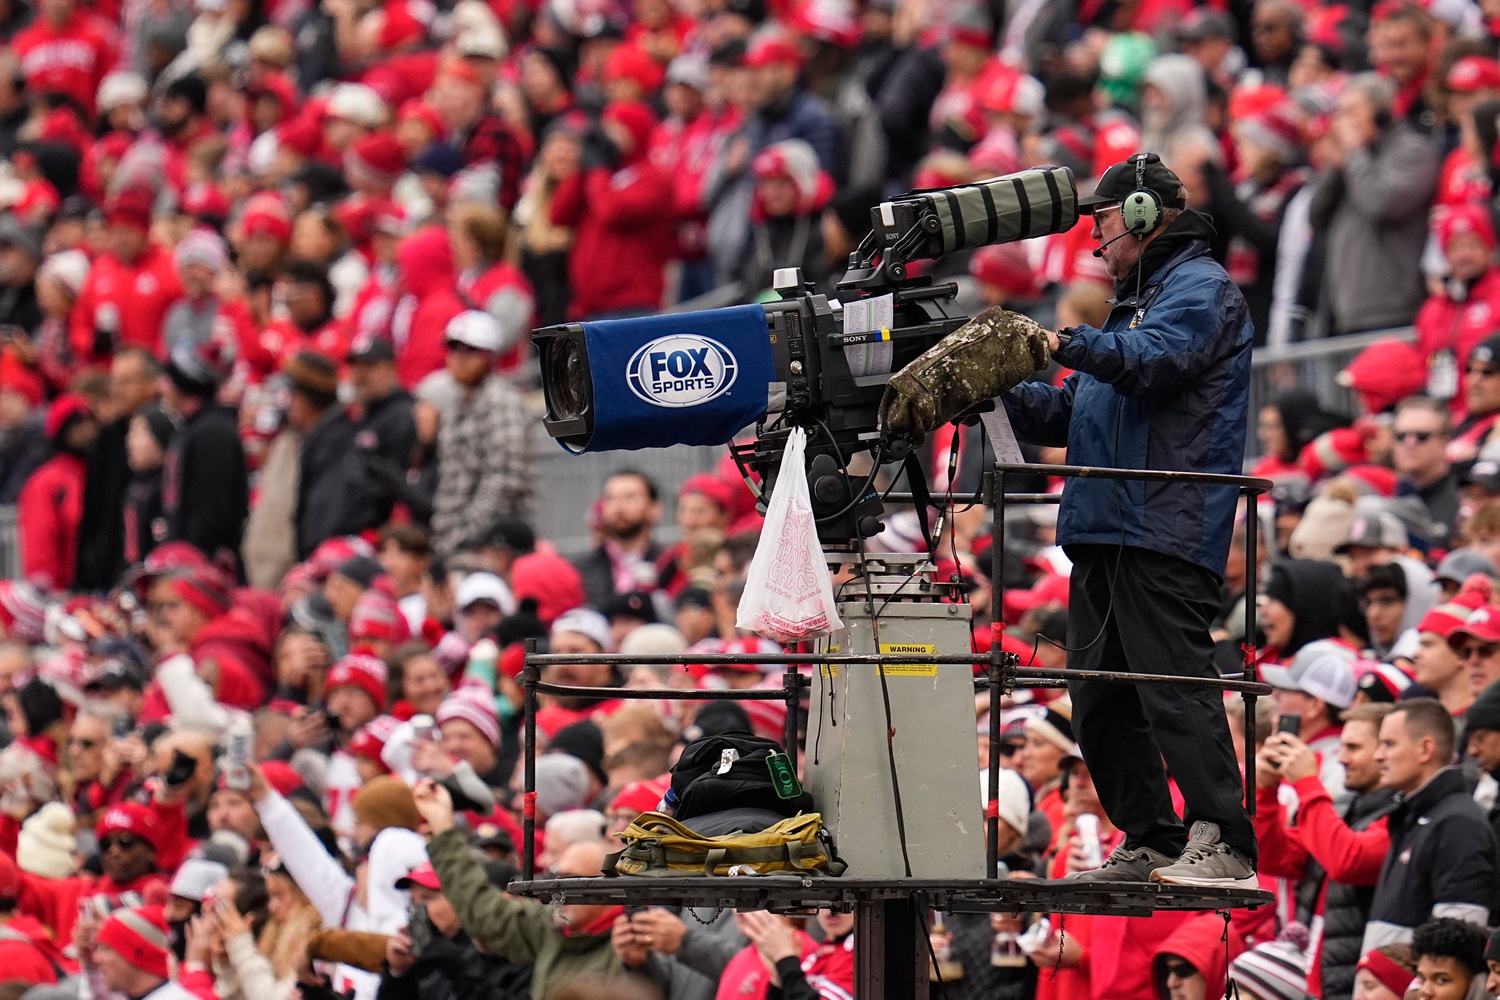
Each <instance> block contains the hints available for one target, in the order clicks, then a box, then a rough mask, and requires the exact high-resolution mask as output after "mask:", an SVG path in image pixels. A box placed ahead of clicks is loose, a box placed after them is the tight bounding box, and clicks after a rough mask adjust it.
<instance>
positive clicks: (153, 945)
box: [96, 906, 172, 979]
mask: <svg viewBox="0 0 1500 1000" xmlns="http://www.w3.org/2000/svg"><path fill="white" fill-rule="evenodd" d="M96 939H97V941H98V942H99V944H102V945H104V946H106V947H108V948H112V949H114V951H115V952H116V953H118V954H119V956H120V957H121V958H123V959H124V960H125V961H126V962H128V963H129V964H130V965H132V966H134V967H135V968H137V969H140V970H141V971H142V972H144V973H146V974H147V975H151V976H156V977H157V978H159V979H166V978H168V976H169V970H168V965H167V956H168V955H170V954H171V944H172V939H171V936H170V933H169V932H168V930H167V920H166V917H165V916H163V915H162V908H161V907H160V906H132V907H131V908H130V909H128V910H116V911H115V912H113V913H111V914H110V915H109V918H108V919H107V920H105V921H104V923H103V924H102V925H100V927H99V933H98V935H97V938H96Z"/></svg>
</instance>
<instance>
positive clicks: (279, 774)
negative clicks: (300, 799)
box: [260, 760, 307, 795]
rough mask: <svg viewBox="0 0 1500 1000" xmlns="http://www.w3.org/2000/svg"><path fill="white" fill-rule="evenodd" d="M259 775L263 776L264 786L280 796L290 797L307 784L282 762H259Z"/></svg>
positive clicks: (289, 766)
mask: <svg viewBox="0 0 1500 1000" xmlns="http://www.w3.org/2000/svg"><path fill="white" fill-rule="evenodd" d="M260 773H261V774H263V775H264V776H265V779H266V784H268V785H270V786H271V787H272V788H274V789H276V791H277V792H279V793H281V794H282V795H290V794H292V793H293V792H295V791H296V790H297V789H299V788H302V787H303V786H305V785H306V784H307V783H306V782H305V781H303V780H302V775H300V774H298V773H297V772H296V771H294V770H293V769H292V765H290V764H288V763H287V762H286V761H284V760H264V761H261V763H260Z"/></svg>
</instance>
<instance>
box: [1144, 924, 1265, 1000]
mask: <svg viewBox="0 0 1500 1000" xmlns="http://www.w3.org/2000/svg"><path fill="white" fill-rule="evenodd" d="M1224 935H1225V928H1224V921H1223V919H1221V918H1220V917H1219V915H1218V914H1217V913H1200V914H1197V915H1195V916H1192V917H1190V918H1189V919H1187V920H1185V921H1183V922H1182V923H1181V924H1179V925H1178V927H1177V929H1176V930H1174V931H1173V932H1172V933H1171V935H1169V936H1168V937H1167V938H1166V940H1164V941H1162V942H1161V944H1159V945H1157V947H1156V949H1155V951H1154V952H1153V953H1152V955H1151V962H1152V965H1153V966H1155V965H1158V964H1161V962H1162V957H1163V956H1165V955H1176V956H1177V957H1178V958H1181V959H1185V960H1186V961H1187V962H1188V964H1190V965H1191V966H1192V967H1193V968H1195V969H1197V970H1198V973H1199V975H1201V976H1202V977H1203V979H1204V981H1205V982H1207V983H1208V985H1209V989H1210V991H1211V992H1212V991H1214V988H1215V987H1216V986H1218V985H1220V984H1222V983H1223V982H1224V974H1225V973H1226V972H1227V971H1228V962H1233V961H1234V960H1235V957H1236V956H1237V955H1239V953H1240V952H1242V951H1244V950H1245V943H1244V942H1243V941H1241V940H1240V936H1239V935H1238V934H1236V933H1235V932H1234V930H1233V929H1232V928H1231V929H1230V930H1229V931H1228V935H1229V940H1228V941H1227V942H1226V941H1224V940H1223V938H1224ZM1226 958H1227V960H1228V961H1226ZM1151 984H1152V986H1153V987H1154V990H1153V995H1154V996H1156V997H1159V998H1160V1000H1167V982H1166V976H1157V975H1156V974H1155V972H1154V970H1153V974H1152V977H1151ZM1125 995H1130V996H1141V995H1142V994H1125Z"/></svg>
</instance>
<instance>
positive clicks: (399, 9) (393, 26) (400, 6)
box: [380, 3, 430, 52]
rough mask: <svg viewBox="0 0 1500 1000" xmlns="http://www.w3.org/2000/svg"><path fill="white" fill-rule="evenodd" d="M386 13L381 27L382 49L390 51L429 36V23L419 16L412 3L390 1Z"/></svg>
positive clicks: (385, 9) (386, 6)
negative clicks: (423, 21) (425, 22)
mask: <svg viewBox="0 0 1500 1000" xmlns="http://www.w3.org/2000/svg"><path fill="white" fill-rule="evenodd" d="M429 9H430V8H429ZM384 13H385V23H384V24H383V25H382V26H381V28H380V48H381V50H382V51H385V52H389V51H390V50H392V49H395V48H399V47H400V46H402V45H409V44H411V43H412V42H420V41H422V40H423V39H425V38H426V37H427V25H425V24H423V23H422V21H421V20H420V19H419V18H418V17H417V15H416V13H415V12H414V11H413V10H412V8H411V5H410V4H404V3H388V4H386V5H385V8H384Z"/></svg>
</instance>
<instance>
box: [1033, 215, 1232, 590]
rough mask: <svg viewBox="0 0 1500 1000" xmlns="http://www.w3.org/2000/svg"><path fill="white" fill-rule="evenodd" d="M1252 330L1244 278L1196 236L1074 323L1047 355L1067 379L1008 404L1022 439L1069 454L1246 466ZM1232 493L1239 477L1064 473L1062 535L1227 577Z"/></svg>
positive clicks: (1107, 460) (1134, 465)
mask: <svg viewBox="0 0 1500 1000" xmlns="http://www.w3.org/2000/svg"><path fill="white" fill-rule="evenodd" d="M1132 323H1136V324H1137V325H1136V326H1135V328H1134V329H1131V324H1132ZM1252 332H1253V331H1252V327H1251V324H1250V314H1249V311H1248V309H1247V308H1246V305H1245V298H1244V296H1243V295H1241V294H1240V290H1239V288H1238V287H1236V286H1235V284H1234V282H1233V281H1232V280H1230V278H1229V275H1228V274H1227V273H1225V271H1224V269H1223V268H1222V267H1220V266H1219V265H1218V263H1216V262H1215V261H1214V260H1213V259H1212V258H1211V257H1209V255H1208V244H1207V243H1205V242H1204V241H1202V240H1193V241H1192V242H1190V243H1189V244H1187V246H1185V247H1184V248H1183V249H1182V250H1180V251H1178V253H1176V254H1175V255H1174V256H1172V257H1171V258H1170V259H1169V260H1168V261H1167V262H1166V263H1165V264H1163V265H1162V266H1161V267H1160V268H1158V269H1157V271H1156V273H1155V274H1154V275H1152V276H1151V278H1150V279H1149V280H1148V281H1146V283H1145V285H1144V287H1143V288H1142V289H1141V295H1140V298H1139V300H1137V298H1136V297H1135V296H1134V295H1132V296H1130V297H1129V298H1126V299H1124V300H1121V301H1119V302H1117V303H1116V304H1115V307H1114V309H1113V311H1112V312H1111V313H1110V314H1109V319H1108V320H1107V321H1105V324H1104V329H1102V330H1098V329H1095V328H1093V327H1091V326H1080V327H1076V328H1074V329H1073V331H1072V339H1071V340H1070V341H1068V342H1067V343H1066V344H1064V345H1062V346H1061V347H1060V348H1059V349H1058V351H1057V353H1056V354H1054V355H1053V356H1054V357H1055V358H1056V359H1057V361H1058V363H1059V364H1062V365H1065V366H1067V367H1069V368H1072V369H1074V374H1072V375H1070V376H1068V378H1067V379H1066V380H1064V382H1063V385H1062V387H1061V388H1057V387H1055V386H1050V385H1046V384H1043V383H1040V382H1023V383H1021V385H1019V386H1017V387H1016V388H1015V389H1012V390H1011V391H1010V392H1009V393H1007V394H1006V395H1005V397H1004V401H1005V408H1006V410H1007V412H1008V413H1009V414H1010V419H1011V423H1012V425H1013V426H1014V427H1015V430H1016V434H1017V435H1018V436H1020V437H1021V438H1022V439H1025V440H1029V441H1032V442H1034V443H1036V444H1040V445H1049V446H1052V447H1061V446H1064V445H1066V446H1067V449H1068V462H1069V464H1071V465H1093V466H1103V467H1106V468H1116V469H1166V470H1172V471H1181V472H1213V473H1227V474H1230V475H1238V474H1239V473H1240V472H1242V471H1243V468H1242V467H1243V465H1244V461H1245V431H1246V414H1247V410H1248V409H1249V405H1250V344H1251V339H1252ZM1236 500H1237V491H1236V490H1235V489H1234V487H1231V486H1213V487H1203V486H1196V485H1190V484H1189V485H1182V484H1167V483H1144V482H1128V481H1118V480H1110V479H1077V478H1074V479H1069V480H1068V481H1067V485H1066V486H1065V487H1064V488H1063V495H1062V503H1061V505H1060V507H1059V509H1058V516H1057V540H1058V543H1059V544H1061V545H1069V544H1079V543H1102V544H1107V545H1119V544H1124V545H1132V546H1136V547H1139V548H1145V549H1152V550H1154V551H1157V552H1163V553H1166V554H1167V555H1171V556H1176V557H1178V558H1181V559H1188V560H1190V561H1192V562H1195V563H1199V564H1200V565H1202V566H1204V567H1205V568H1207V569H1209V570H1210V571H1212V572H1213V573H1215V574H1217V575H1220V576H1222V575H1223V573H1224V564H1225V561H1226V559H1227V558H1228V556H1229V535H1230V529H1231V527H1232V526H1233V523H1234V511H1235V504H1236Z"/></svg>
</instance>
